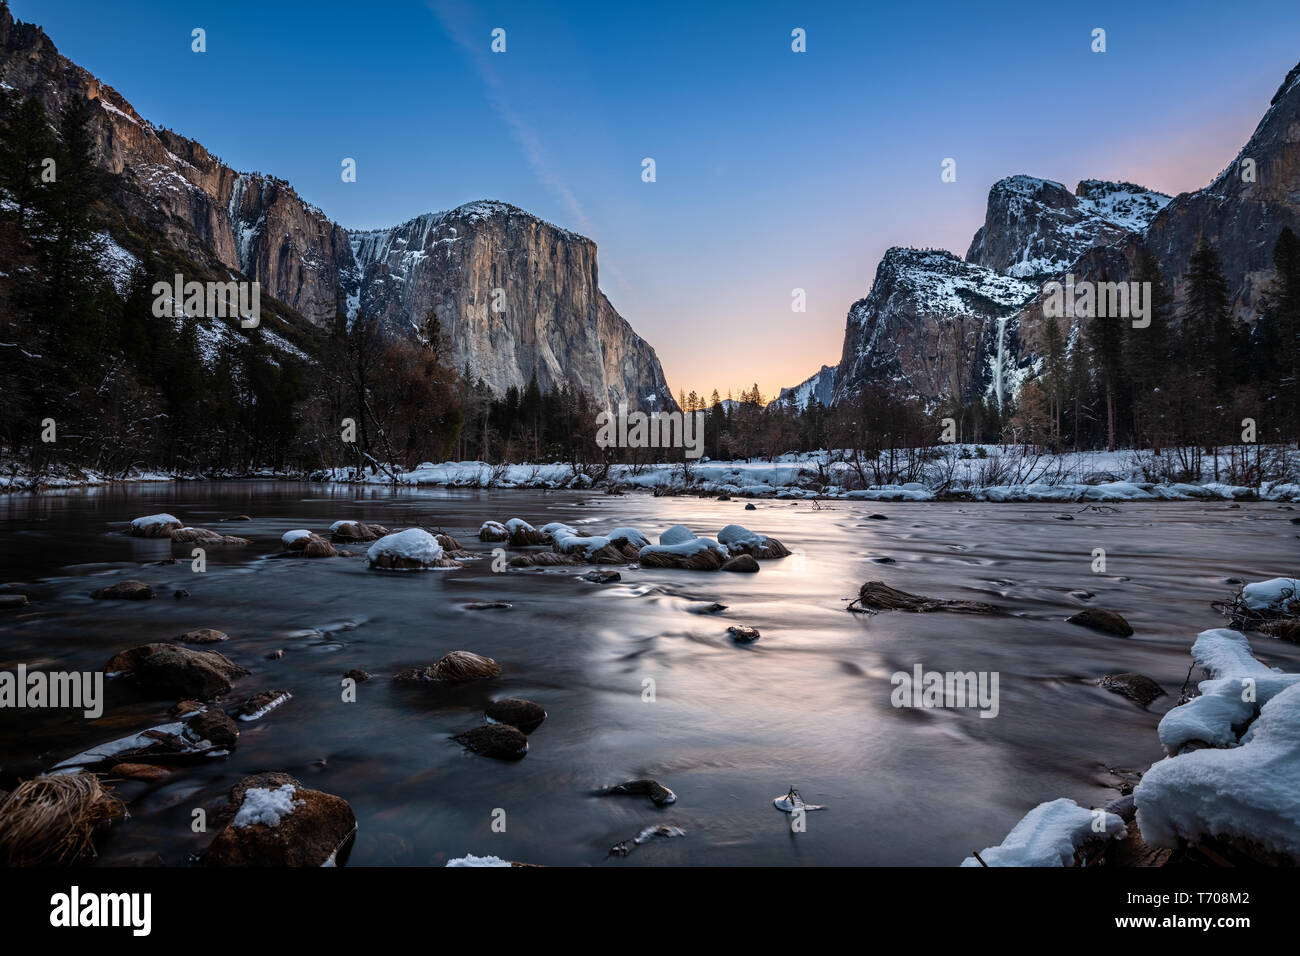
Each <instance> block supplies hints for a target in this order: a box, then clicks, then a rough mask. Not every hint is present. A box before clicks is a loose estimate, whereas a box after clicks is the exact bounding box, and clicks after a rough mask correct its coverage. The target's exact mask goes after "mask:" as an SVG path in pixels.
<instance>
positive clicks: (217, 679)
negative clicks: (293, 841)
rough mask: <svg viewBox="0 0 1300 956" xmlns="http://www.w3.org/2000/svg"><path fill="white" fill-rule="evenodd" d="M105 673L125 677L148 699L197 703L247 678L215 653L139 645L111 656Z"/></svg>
mask: <svg viewBox="0 0 1300 956" xmlns="http://www.w3.org/2000/svg"><path fill="white" fill-rule="evenodd" d="M104 670H105V671H106V672H108V673H110V674H115V673H124V674H125V675H126V677H127V679H128V680H129V681H130V682H131V684H133V685H134V686H135V687H136V689H137V690H139V691H140V692H141V693H142V694H144V695H145V696H147V697H170V698H172V699H175V698H178V697H190V698H194V699H196V700H211V699H213V698H214V697H220V696H222V695H223V694H228V693H229V692H230V689H231V687H232V682H233V681H234V680H235V679H236V678H239V677H243V676H244V675H246V674H248V671H247V670H245V669H244V668H243V667H240V666H239V665H238V664H236V663H234V662H233V661H231V660H229V659H227V658H226V657H223V656H222V655H221V654H218V653H217V652H216V651H194V650H190V649H189V648H188V647H182V646H181V645H179V644H141V645H139V646H138V647H133V648H131V649H130V650H126V651H122V652H121V653H120V654H116V655H114V656H113V658H112V659H111V660H110V661H109V662H108V663H107V664H105V665H104Z"/></svg>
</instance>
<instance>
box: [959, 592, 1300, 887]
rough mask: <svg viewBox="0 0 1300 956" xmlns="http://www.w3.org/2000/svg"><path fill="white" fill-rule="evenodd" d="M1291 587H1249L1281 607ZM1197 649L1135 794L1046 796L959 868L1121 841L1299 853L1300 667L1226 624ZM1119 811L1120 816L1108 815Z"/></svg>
mask: <svg viewBox="0 0 1300 956" xmlns="http://www.w3.org/2000/svg"><path fill="white" fill-rule="evenodd" d="M1295 590H1296V581H1295V579H1294V578H1274V579H1271V580H1269V581H1263V582H1257V583H1255V584H1249V585H1247V586H1246V591H1247V592H1248V593H1250V594H1251V595H1252V600H1254V599H1260V600H1263V601H1265V603H1266V604H1267V605H1268V606H1269V607H1283V606H1285V605H1286V604H1288V603H1289V602H1290V600H1291V598H1292V597H1293V596H1294V594H1295ZM1261 596H1262V597H1261ZM1291 606H1292V607H1294V605H1291ZM1291 613H1293V612H1291ZM1191 656H1192V660H1193V662H1194V664H1195V665H1196V666H1198V667H1199V668H1200V670H1201V672H1202V673H1203V674H1204V675H1205V677H1204V679H1202V680H1200V681H1199V682H1198V683H1197V687H1196V692H1195V693H1194V694H1184V696H1183V698H1182V699H1180V700H1179V702H1178V703H1177V704H1176V705H1175V706H1174V707H1172V708H1171V709H1170V710H1168V711H1166V712H1165V714H1164V715H1163V716H1162V717H1161V719H1160V722H1159V724H1158V726H1157V728H1156V733H1157V735H1158V736H1159V738H1160V743H1161V746H1162V748H1163V749H1164V751H1165V754H1166V756H1165V757H1164V759H1162V760H1158V761H1156V762H1155V763H1153V764H1152V765H1151V766H1150V767H1148V768H1147V770H1146V771H1144V772H1143V773H1142V774H1141V775H1140V781H1139V782H1138V783H1137V785H1136V787H1134V788H1133V789H1132V792H1131V797H1130V798H1128V799H1127V800H1120V801H1115V802H1112V803H1111V804H1108V805H1107V806H1106V807H1105V808H1096V809H1092V810H1089V809H1088V808H1086V807H1080V806H1079V805H1078V804H1076V803H1075V802H1074V801H1073V800H1071V799H1069V798H1059V799H1056V800H1051V801H1048V802H1045V803H1040V804H1039V805H1038V806H1036V807H1034V808H1033V809H1032V810H1030V811H1029V812H1028V813H1027V814H1026V815H1025V816H1024V817H1023V818H1022V819H1021V820H1020V822H1019V823H1017V824H1016V826H1015V827H1014V828H1013V829H1012V830H1011V832H1010V833H1009V834H1008V835H1007V837H1006V838H1005V839H1004V840H1003V841H1002V843H1000V844H998V845H997V846H991V847H986V848H985V849H984V850H983V852H982V853H977V854H975V855H974V856H971V857H967V858H966V859H965V860H963V861H962V864H961V865H962V866H966V867H971V866H1076V865H1080V857H1079V854H1080V853H1085V854H1086V853H1087V851H1088V849H1089V848H1091V849H1092V851H1094V852H1095V851H1096V850H1097V848H1098V847H1099V846H1102V845H1105V844H1107V843H1109V842H1110V841H1113V840H1118V841H1123V840H1126V839H1127V840H1129V841H1131V842H1132V841H1136V842H1139V843H1145V844H1146V845H1147V846H1149V847H1156V848H1161V849H1164V850H1168V851H1178V850H1182V849H1184V848H1186V847H1189V846H1190V847H1192V848H1198V847H1201V846H1204V847H1205V848H1206V850H1205V852H1206V853H1207V855H1208V856H1209V859H1210V860H1212V861H1216V862H1217V861H1219V860H1221V857H1220V856H1218V855H1217V854H1221V853H1224V852H1233V853H1240V854H1243V855H1244V856H1245V858H1246V859H1248V860H1250V861H1251V862H1256V863H1258V862H1261V861H1262V862H1265V863H1267V864H1269V865H1295V864H1296V863H1297V862H1300V797H1297V794H1298V793H1300V734H1298V733H1297V730H1298V729H1300V674H1298V673H1287V672H1284V671H1282V670H1281V669H1280V668H1278V667H1273V666H1270V665H1267V664H1264V663H1261V661H1260V660H1259V659H1258V658H1256V657H1255V654H1254V651H1253V650H1252V648H1251V644H1250V641H1249V640H1248V639H1247V637H1246V636H1245V635H1244V634H1243V633H1241V632H1240V631H1237V630H1233V629H1231V628H1211V629H1209V630H1205V631H1202V632H1201V633H1200V634H1199V635H1197V638H1196V641H1195V642H1194V643H1193V644H1192V647H1191ZM1188 676H1189V679H1190V677H1191V674H1190V672H1189V675H1188ZM1120 809H1123V810H1124V811H1125V814H1124V817H1123V818H1122V819H1121V818H1120V817H1117V816H1116V814H1115V813H1113V812H1110V811H1111V810H1116V811H1118V810H1120ZM1126 820H1132V821H1133V823H1134V824H1135V832H1130V831H1129V829H1128V828H1127V827H1126V825H1125V821H1126ZM1219 865H1227V864H1224V863H1219Z"/></svg>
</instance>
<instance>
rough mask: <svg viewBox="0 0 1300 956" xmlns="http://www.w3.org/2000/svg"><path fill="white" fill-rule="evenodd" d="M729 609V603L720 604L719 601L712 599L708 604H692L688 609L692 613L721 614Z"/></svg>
mask: <svg viewBox="0 0 1300 956" xmlns="http://www.w3.org/2000/svg"><path fill="white" fill-rule="evenodd" d="M726 609H727V605H725V604H719V603H718V602H717V601H710V602H709V603H708V604H704V603H700V604H691V605H688V606H687V608H686V610H687V611H689V612H690V613H691V614H721V613H722V612H723V611H725V610H726Z"/></svg>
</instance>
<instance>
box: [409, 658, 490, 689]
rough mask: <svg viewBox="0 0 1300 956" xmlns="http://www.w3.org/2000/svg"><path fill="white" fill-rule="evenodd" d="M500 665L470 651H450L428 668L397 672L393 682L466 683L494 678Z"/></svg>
mask: <svg viewBox="0 0 1300 956" xmlns="http://www.w3.org/2000/svg"><path fill="white" fill-rule="evenodd" d="M500 673H501V665H500V664H498V663H497V662H496V661H494V660H493V659H492V658H490V657H483V656H481V655H479V654H474V653H471V652H470V651H452V652H451V653H449V654H445V655H443V657H442V658H440V659H439V660H438V662H437V663H436V664H433V665H432V666H429V667H410V668H407V669H406V670H404V671H401V672H399V673H398V674H397V675H395V677H394V678H393V679H394V680H397V681H401V682H403V683H429V682H433V681H467V680H478V679H480V678H484V677H496V676H497V675H498V674H500Z"/></svg>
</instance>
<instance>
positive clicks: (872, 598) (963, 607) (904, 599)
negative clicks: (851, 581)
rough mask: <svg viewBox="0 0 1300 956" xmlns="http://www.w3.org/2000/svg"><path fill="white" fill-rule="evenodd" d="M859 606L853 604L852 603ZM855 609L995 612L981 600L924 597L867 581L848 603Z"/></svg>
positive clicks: (921, 611) (924, 612) (991, 606)
mask: <svg viewBox="0 0 1300 956" xmlns="http://www.w3.org/2000/svg"><path fill="white" fill-rule="evenodd" d="M855 604H856V605H858V607H854V605H855ZM849 610H851V611H857V610H863V611H868V612H870V611H909V612H911V613H913V614H927V613H930V612H932V611H951V612H953V613H956V614H996V613H997V612H998V609H997V608H996V607H994V606H993V605H992V604H984V603H983V602H981V601H955V600H948V599H945V598H931V597H924V596H923V595H920V594H909V593H907V592H906V591H900V590H898V588H891V587H890V586H889V585H888V584H886V583H885V582H883V581H868V582H867V583H866V584H864V585H862V587H861V588H859V589H858V598H857V600H856V601H854V602H852V603H851V604H850V605H849Z"/></svg>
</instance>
